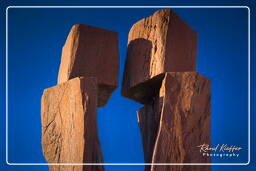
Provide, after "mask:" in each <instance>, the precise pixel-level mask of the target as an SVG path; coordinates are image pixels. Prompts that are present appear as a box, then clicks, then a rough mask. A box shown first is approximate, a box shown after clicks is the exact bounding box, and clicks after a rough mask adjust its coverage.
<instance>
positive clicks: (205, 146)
mask: <svg viewBox="0 0 256 171" xmlns="http://www.w3.org/2000/svg"><path fill="white" fill-rule="evenodd" d="M197 147H199V148H200V152H206V153H207V152H230V153H232V152H235V151H236V152H238V151H240V150H242V148H241V147H237V146H235V145H230V146H229V145H227V144H222V145H220V144H218V145H216V146H214V147H210V145H209V144H202V145H199V146H197Z"/></svg>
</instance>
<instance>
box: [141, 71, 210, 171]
mask: <svg viewBox="0 0 256 171" xmlns="http://www.w3.org/2000/svg"><path fill="white" fill-rule="evenodd" d="M138 120H139V125H140V128H141V133H142V138H143V139H142V141H143V146H144V152H145V153H146V154H145V161H146V162H148V163H151V162H152V163H209V162H210V161H211V159H210V158H209V157H205V156H203V155H202V153H200V149H199V148H198V147H197V146H199V145H201V144H204V143H206V144H210V125H211V124H210V81H209V79H207V78H206V77H204V76H202V75H200V74H198V73H197V72H170V73H166V74H165V76H164V79H163V82H162V86H161V88H160V91H159V98H156V99H155V101H153V102H152V104H147V105H145V106H144V107H143V108H142V109H140V110H139V111H138ZM184 169H185V170H186V171H192V170H200V171H201V170H202V171H203V170H204V171H208V170H210V166H158V165H154V166H152V167H150V166H149V167H146V170H151V171H156V170H159V171H160V170H170V171H183V170H184Z"/></svg>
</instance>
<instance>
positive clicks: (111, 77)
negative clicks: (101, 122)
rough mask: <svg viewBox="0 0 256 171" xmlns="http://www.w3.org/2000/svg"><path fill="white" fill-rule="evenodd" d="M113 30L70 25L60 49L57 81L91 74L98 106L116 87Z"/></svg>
mask: <svg viewBox="0 0 256 171" xmlns="http://www.w3.org/2000/svg"><path fill="white" fill-rule="evenodd" d="M118 72H119V55H118V37H117V33H116V32H113V31H109V30H105V29H101V28H96V27H92V26H88V25H83V24H77V25H74V26H73V27H72V29H71V31H70V33H69V35H68V37H67V40H66V43H65V45H64V47H63V49H62V57H61V64H60V68H59V75H58V83H63V82H65V81H67V80H69V79H72V78H75V77H80V76H82V77H85V78H86V77H95V78H97V81H98V85H97V87H98V96H99V97H98V106H99V107H100V106H104V105H105V104H106V103H107V101H108V99H109V97H110V96H111V94H112V92H113V91H114V90H115V89H116V88H117V86H118Z"/></svg>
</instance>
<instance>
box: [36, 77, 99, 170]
mask: <svg viewBox="0 0 256 171" xmlns="http://www.w3.org/2000/svg"><path fill="white" fill-rule="evenodd" d="M96 114H97V79H96V78H93V77H88V78H82V77H80V78H74V79H71V80H69V81H67V82H65V83H63V84H59V85H57V86H54V87H51V88H48V89H45V91H44V93H43V96H42V101H41V121H42V148H43V154H44V156H45V158H46V160H47V162H48V163H98V162H100V163H102V154H101V150H100V145H99V140H98V133H97V122H96ZM85 168H88V169H89V170H93V169H96V170H104V169H103V167H102V166H83V165H81V166H51V165H50V170H51V171H55V170H56V171H57V170H65V171H74V170H76V171H80V170H81V171H83V170H84V169H85Z"/></svg>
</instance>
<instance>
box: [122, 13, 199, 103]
mask: <svg viewBox="0 0 256 171" xmlns="http://www.w3.org/2000/svg"><path fill="white" fill-rule="evenodd" d="M196 55H197V33H196V32H195V31H194V30H193V29H192V28H190V27H189V26H188V25H187V24H186V23H185V22H184V21H183V20H182V19H181V18H180V17H178V16H177V15H176V14H175V13H174V12H173V11H171V10H159V11H157V12H155V13H154V14H153V15H152V16H150V17H147V18H144V19H142V20H140V21H138V22H137V23H136V24H134V25H133V26H132V28H131V30H130V32H129V37H128V50H127V58H126V64H125V70H124V78H123V83H122V95H123V96H125V97H128V98H131V99H133V100H136V101H138V102H140V103H143V104H146V103H147V102H148V101H150V100H148V99H147V98H148V94H150V93H151V92H152V90H151V89H150V88H151V87H146V89H148V90H149V91H146V90H145V85H144V86H142V84H143V83H144V82H145V81H147V80H149V79H152V78H153V77H155V76H158V79H159V80H160V81H161V79H160V78H163V75H161V74H164V73H165V72H184V71H195V70H196ZM156 80H157V79H156ZM153 88H154V87H153ZM145 96H146V97H145Z"/></svg>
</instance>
